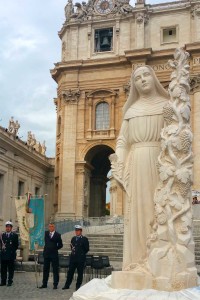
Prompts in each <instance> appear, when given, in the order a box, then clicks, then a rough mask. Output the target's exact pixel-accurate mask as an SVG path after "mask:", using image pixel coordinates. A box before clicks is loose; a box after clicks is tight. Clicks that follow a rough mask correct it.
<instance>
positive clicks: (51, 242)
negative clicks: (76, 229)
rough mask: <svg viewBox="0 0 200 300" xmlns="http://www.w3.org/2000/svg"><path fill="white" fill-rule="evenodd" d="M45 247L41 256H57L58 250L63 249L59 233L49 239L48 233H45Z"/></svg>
mask: <svg viewBox="0 0 200 300" xmlns="http://www.w3.org/2000/svg"><path fill="white" fill-rule="evenodd" d="M44 239H45V245H44V251H43V255H44V257H55V256H57V255H58V250H59V249H61V248H62V247H63V243H62V239H61V235H60V233H58V232H57V231H55V232H54V235H53V237H52V238H50V235H49V231H45V237H44Z"/></svg>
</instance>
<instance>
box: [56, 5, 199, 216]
mask: <svg viewBox="0 0 200 300" xmlns="http://www.w3.org/2000/svg"><path fill="white" fill-rule="evenodd" d="M135 2H136V3H134V5H133V6H131V5H130V3H129V0H89V1H88V3H85V2H83V3H82V4H80V3H76V4H75V5H73V3H72V0H68V3H67V5H66V7H65V17H66V20H65V23H64V24H63V25H62V28H61V30H60V31H59V37H60V39H61V45H62V58H61V61H60V62H58V63H56V64H55V67H54V69H53V70H51V75H52V77H53V79H54V80H55V81H56V82H57V84H58V89H57V98H56V99H54V102H55V105H56V107H57V133H56V157H55V204H54V205H55V211H56V213H55V216H56V218H57V219H62V218H65V217H75V216H77V217H99V216H102V215H104V214H105V199H106V186H107V181H108V177H107V175H108V172H109V170H110V162H109V155H110V154H112V153H113V152H114V151H115V145H116V139H117V136H118V134H119V129H120V126H121V122H122V107H123V105H124V103H125V101H126V99H127V95H128V93H129V87H130V76H131V72H132V71H133V70H134V69H135V68H137V67H138V66H142V65H146V64H148V65H150V66H151V67H152V68H153V69H154V71H155V72H156V75H157V77H158V78H159V80H160V82H161V83H162V85H163V86H164V87H165V88H166V89H167V88H168V85H169V81H170V75H171V72H172V70H171V68H170V65H169V64H168V61H169V60H170V59H173V54H174V51H175V49H176V48H178V47H184V48H185V49H186V51H187V52H189V54H190V59H189V60H190V71H191V109H192V118H191V126H192V129H193V133H194V140H193V152H194V186H193V188H194V189H196V190H200V181H199V178H200V0H182V1H174V2H169V3H162V4H156V5H150V4H148V0H146V1H145V0H137V1H135ZM144 176H145V174H144ZM110 182H111V186H110V195H111V214H112V215H114V214H117V215H123V209H124V205H123V201H124V200H123V199H124V197H123V191H122V189H121V187H120V186H118V185H117V184H116V182H115V181H114V180H113V179H112V177H111V178H110Z"/></svg>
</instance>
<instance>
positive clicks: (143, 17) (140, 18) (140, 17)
mask: <svg viewBox="0 0 200 300" xmlns="http://www.w3.org/2000/svg"><path fill="white" fill-rule="evenodd" d="M148 21H149V15H148V14H147V13H137V14H136V22H137V23H138V24H142V23H144V24H146V23H147V22H148Z"/></svg>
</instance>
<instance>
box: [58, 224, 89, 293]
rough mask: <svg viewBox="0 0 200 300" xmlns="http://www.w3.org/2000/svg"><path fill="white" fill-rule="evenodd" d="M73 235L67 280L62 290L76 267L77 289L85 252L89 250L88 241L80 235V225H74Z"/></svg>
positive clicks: (80, 281)
mask: <svg viewBox="0 0 200 300" xmlns="http://www.w3.org/2000/svg"><path fill="white" fill-rule="evenodd" d="M75 234H76V235H75V236H74V237H73V238H72V239H71V256H70V264H69V270H68V273H67V280H66V282H65V285H64V287H63V288H62V289H63V290H66V289H69V287H70V285H71V283H72V280H73V276H74V272H75V270H76V269H77V272H78V277H77V281H76V290H78V289H79V288H80V286H81V284H82V281H83V270H84V267H85V261H86V253H87V252H88V251H89V241H88V239H87V238H86V237H85V236H83V235H82V227H81V226H80V225H75Z"/></svg>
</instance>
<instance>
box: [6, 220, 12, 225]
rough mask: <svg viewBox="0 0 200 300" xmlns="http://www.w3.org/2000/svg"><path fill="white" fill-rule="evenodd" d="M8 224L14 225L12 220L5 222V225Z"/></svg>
mask: <svg viewBox="0 0 200 300" xmlns="http://www.w3.org/2000/svg"><path fill="white" fill-rule="evenodd" d="M7 225H9V226H13V223H12V222H10V221H7V222H6V223H5V226H7Z"/></svg>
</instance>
